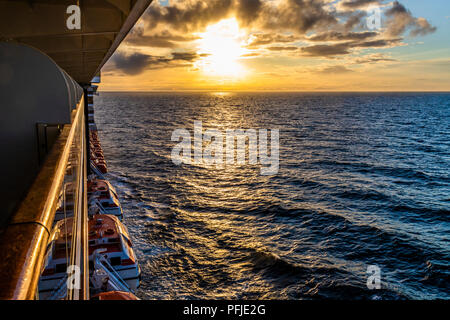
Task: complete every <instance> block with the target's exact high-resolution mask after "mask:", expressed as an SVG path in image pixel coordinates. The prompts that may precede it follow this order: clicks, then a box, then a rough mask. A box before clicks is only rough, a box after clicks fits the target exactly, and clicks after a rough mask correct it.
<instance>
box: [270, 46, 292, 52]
mask: <svg viewBox="0 0 450 320" xmlns="http://www.w3.org/2000/svg"><path fill="white" fill-rule="evenodd" d="M267 49H269V50H270V51H295V50H298V47H295V46H291V47H268V48H267Z"/></svg>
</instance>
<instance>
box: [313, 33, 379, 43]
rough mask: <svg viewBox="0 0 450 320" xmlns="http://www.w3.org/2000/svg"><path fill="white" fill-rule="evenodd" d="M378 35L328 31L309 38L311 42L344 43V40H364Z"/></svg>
mask: <svg viewBox="0 0 450 320" xmlns="http://www.w3.org/2000/svg"><path fill="white" fill-rule="evenodd" d="M377 35H378V33H377V32H371V31H366V32H337V31H327V32H323V33H319V34H316V35H313V36H311V37H309V38H307V39H308V40H309V41H344V40H364V39H367V38H373V37H376V36H377Z"/></svg>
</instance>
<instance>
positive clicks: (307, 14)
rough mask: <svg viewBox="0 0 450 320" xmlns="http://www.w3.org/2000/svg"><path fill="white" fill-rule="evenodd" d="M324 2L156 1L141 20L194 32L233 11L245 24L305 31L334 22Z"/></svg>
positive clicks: (317, 0) (272, 28)
mask: <svg viewBox="0 0 450 320" xmlns="http://www.w3.org/2000/svg"><path fill="white" fill-rule="evenodd" d="M327 4H328V1H327V0H280V1H262V0H183V1H174V2H173V4H171V5H169V6H161V5H159V4H158V3H156V4H155V5H153V6H151V7H150V8H149V10H148V11H147V12H146V14H145V15H144V20H145V21H146V24H147V27H148V28H150V29H154V28H156V27H158V26H160V25H164V26H170V27H171V28H173V29H176V30H183V31H185V32H196V31H199V30H202V29H204V28H205V27H206V26H207V25H209V24H211V23H214V22H218V21H219V20H221V19H224V18H227V17H229V16H230V15H231V14H234V16H236V17H237V19H238V20H239V22H240V23H241V24H242V26H245V27H247V26H248V27H257V28H261V29H264V30H270V31H274V30H279V29H282V30H284V31H287V30H290V31H293V32H296V33H298V34H305V33H306V32H308V31H311V30H313V29H314V28H321V27H322V28H328V27H330V26H331V25H334V24H337V22H338V21H337V19H336V17H335V16H334V15H333V14H332V12H330V11H328V10H327V9H326V5H327Z"/></svg>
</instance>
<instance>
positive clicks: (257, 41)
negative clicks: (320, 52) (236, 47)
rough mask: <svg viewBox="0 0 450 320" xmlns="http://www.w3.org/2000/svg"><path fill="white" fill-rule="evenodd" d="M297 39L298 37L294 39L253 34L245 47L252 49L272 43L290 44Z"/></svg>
mask: <svg viewBox="0 0 450 320" xmlns="http://www.w3.org/2000/svg"><path fill="white" fill-rule="evenodd" d="M299 39H300V38H299V37H295V36H294V35H282V34H269V33H255V34H252V35H251V36H250V38H249V43H248V45H247V46H248V47H249V48H252V47H259V46H262V45H268V44H274V43H290V42H295V41H297V40H299Z"/></svg>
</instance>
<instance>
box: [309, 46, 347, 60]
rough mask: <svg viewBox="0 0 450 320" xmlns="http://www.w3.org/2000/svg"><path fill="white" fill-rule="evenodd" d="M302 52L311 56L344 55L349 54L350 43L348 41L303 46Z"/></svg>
mask: <svg viewBox="0 0 450 320" xmlns="http://www.w3.org/2000/svg"><path fill="white" fill-rule="evenodd" d="M301 52H302V53H303V55H305V56H310V57H329V56H336V55H344V54H349V53H350V51H349V44H347V43H338V44H332V45H327V44H320V45H315V46H309V47H303V48H301Z"/></svg>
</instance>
